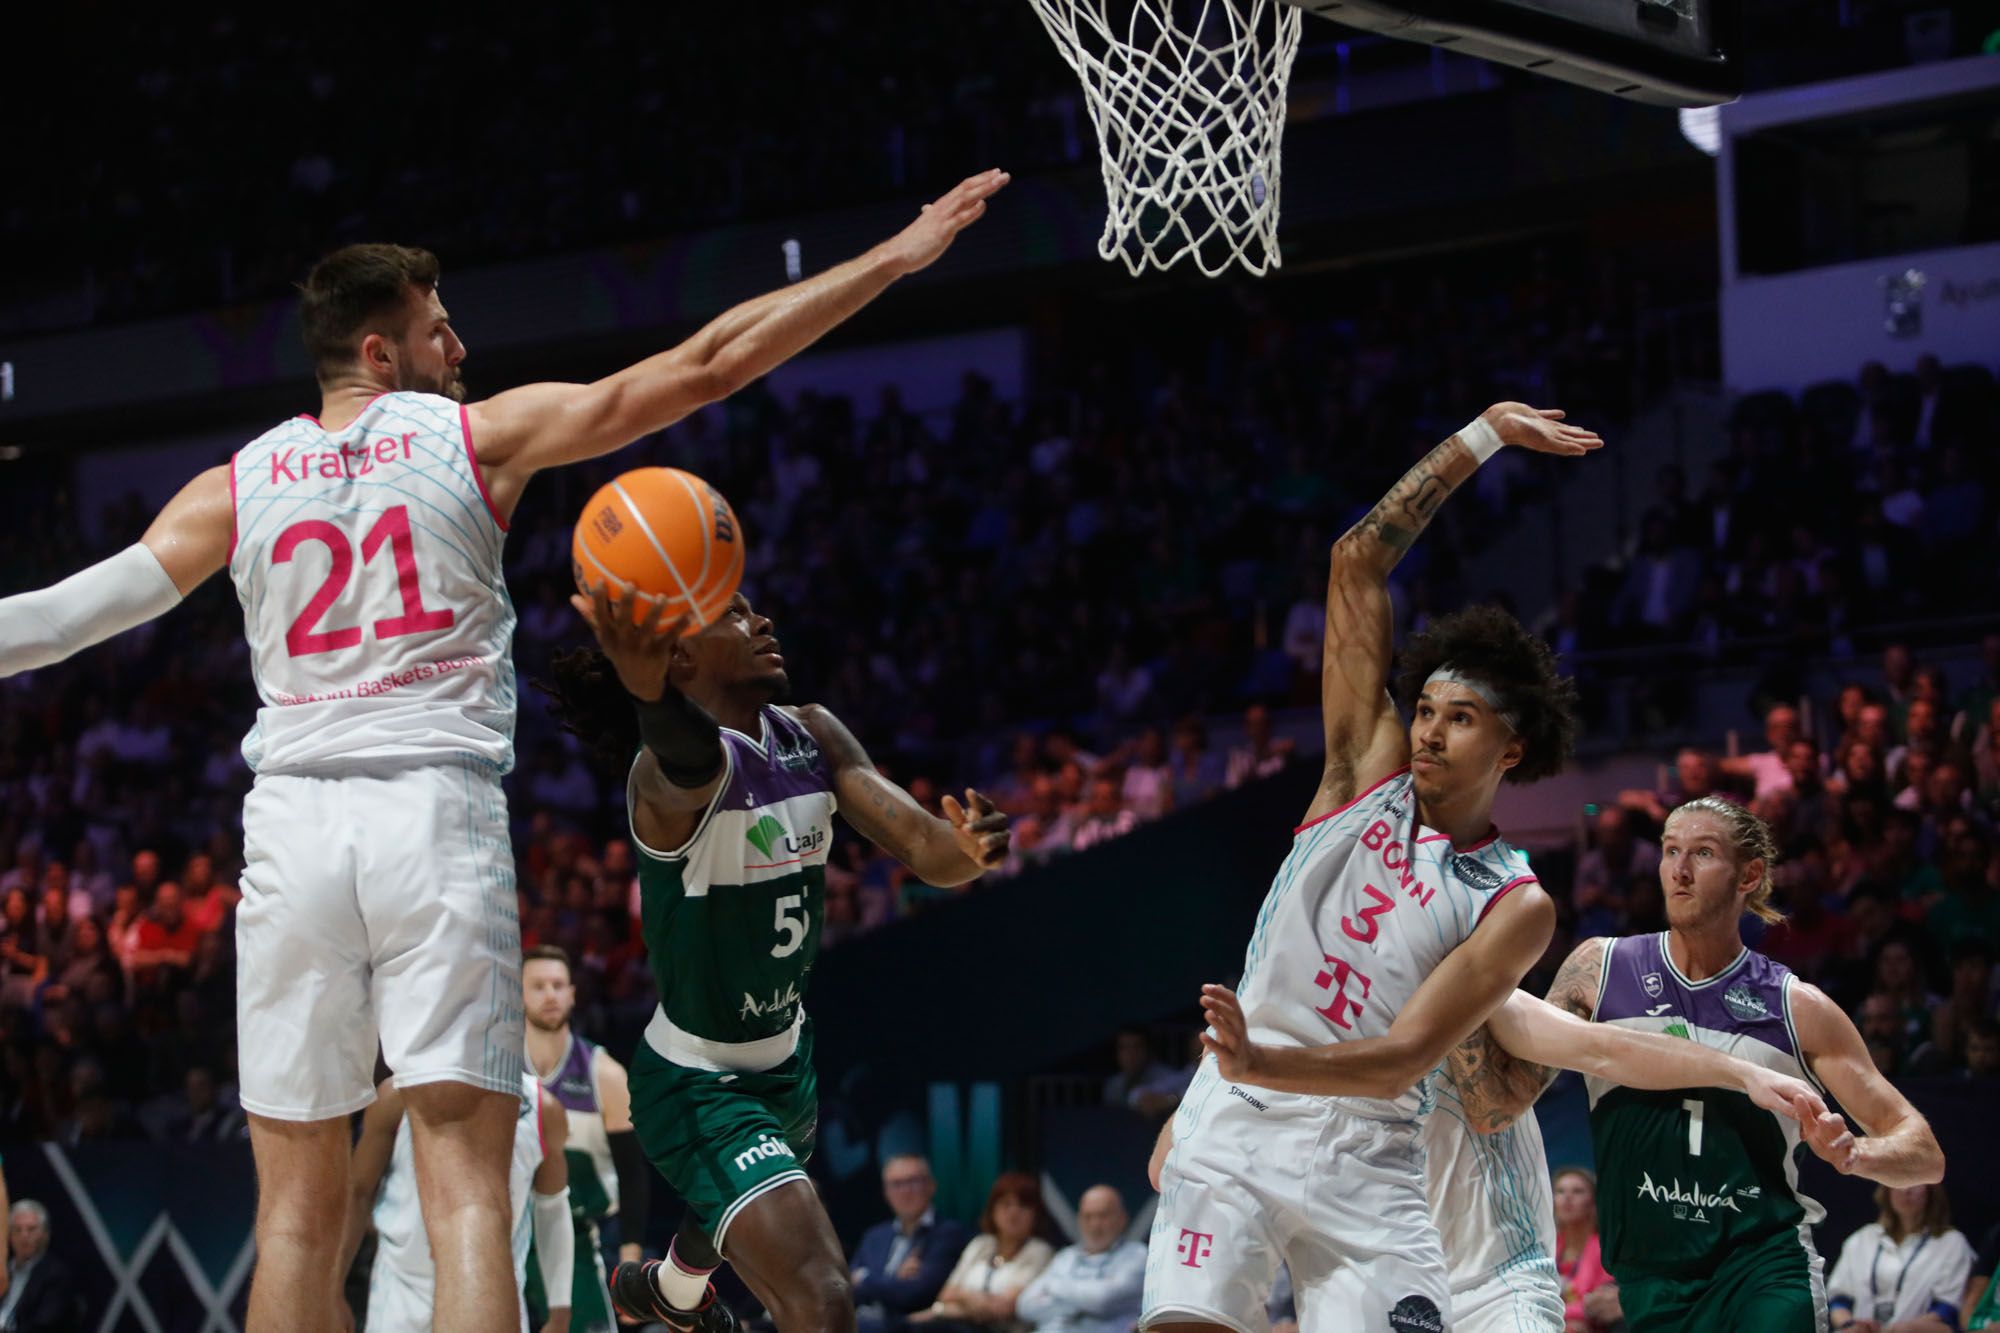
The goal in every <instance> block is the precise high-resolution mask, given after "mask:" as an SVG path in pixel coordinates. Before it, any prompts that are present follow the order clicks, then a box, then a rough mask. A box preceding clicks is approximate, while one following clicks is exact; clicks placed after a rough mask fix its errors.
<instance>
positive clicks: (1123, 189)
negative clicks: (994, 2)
mask: <svg viewBox="0 0 2000 1333" xmlns="http://www.w3.org/2000/svg"><path fill="white" fill-rule="evenodd" d="M1029 3H1031V4H1032V5H1034V7H1035V13H1036V14H1037V15H1039V16H1040V18H1041V20H1042V26H1044V27H1045V28H1047V29H1048V30H1049V35H1050V36H1051V37H1053V38H1054V39H1055V43H1056V49H1057V50H1059V51H1061V52H1062V55H1063V59H1064V60H1067V61H1068V62H1069V66H1070V68H1071V69H1073V70H1075V71H1076V73H1077V77H1078V78H1079V79H1081V80H1082V81H1083V95H1084V99H1085V101H1086V102H1087V103H1088V105H1089V107H1090V119H1091V123H1092V124H1093V125H1095V126H1096V127H1097V145H1098V148H1099V149H1100V150H1101V153H1102V158H1103V172H1104V196H1105V204H1106V208H1107V211H1106V214H1105V218H1104V234H1103V235H1102V236H1100V237H1099V238H1098V242H1097V253H1098V254H1100V255H1102V256H1103V257H1104V258H1106V259H1117V260H1121V261H1123V263H1124V265H1125V267H1126V268H1127V269H1129V270H1130V271H1131V272H1132V274H1133V276H1135V277H1136V276H1138V275H1139V274H1141V273H1143V272H1144V271H1145V270H1146V269H1147V268H1149V267H1151V268H1158V269H1166V268H1171V267H1172V266H1173V265H1174V264H1176V263H1178V262H1179V261H1180V260H1181V259H1182V257H1184V256H1185V257H1189V258H1192V259H1193V260H1194V263H1195V266H1196V267H1198V268H1199V269H1200V270H1201V271H1202V272H1203V273H1204V274H1206V275H1207V276H1209V277H1211V278H1214V277H1219V276H1221V274H1222V273H1223V272H1224V271H1225V270H1226V269H1228V267H1229V266H1230V265H1231V264H1241V265H1242V266H1243V267H1244V268H1245V269H1247V270H1249V271H1250V272H1251V273H1257V274H1261V273H1263V272H1265V271H1266V270H1267V269H1272V268H1276V267H1278V265H1279V263H1280V259H1279V255H1278V180H1279V176H1278V158H1279V141H1280V140H1281V139H1282V137H1283V135H1284V131H1285V84H1286V81H1287V80H1288V79H1289V78H1290V76H1291V72H1292V60H1293V59H1294V57H1296V56H1297V55H1298V50H1299V19H1300V14H1299V10H1298V9H1297V8H1295V7H1294V6H1293V5H1291V4H1289V3H1286V0H1180V3H1179V4H1178V5H1177V4H1176V0H1029ZM1176 8H1180V9H1181V10H1183V11H1184V12H1188V13H1191V14H1192V15H1193V17H1192V21H1190V22H1188V23H1181V22H1178V21H1177V20H1176V17H1175V9H1176Z"/></svg>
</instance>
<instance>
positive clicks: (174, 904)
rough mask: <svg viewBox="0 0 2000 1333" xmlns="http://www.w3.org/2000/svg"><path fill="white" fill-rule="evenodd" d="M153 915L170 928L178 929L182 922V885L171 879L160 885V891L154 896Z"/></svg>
mask: <svg viewBox="0 0 2000 1333" xmlns="http://www.w3.org/2000/svg"><path fill="white" fill-rule="evenodd" d="M153 915H154V917H155V918H157V919H158V920H159V923H160V924H161V925H163V926H165V927H166V928H167V929H168V930H178V929H180V924H181V886H180V885H178V884H175V883H173V882H172V881H171V880H169V881H168V882H167V883H165V884H162V885H160V891H159V893H157V894H155V895H154V897H153Z"/></svg>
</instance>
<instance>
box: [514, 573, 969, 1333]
mask: <svg viewBox="0 0 2000 1333" xmlns="http://www.w3.org/2000/svg"><path fill="white" fill-rule="evenodd" d="M636 597H637V594H634V593H626V594H623V595H622V596H621V597H620V598H618V599H616V600H614V599H612V598H611V596H610V594H609V593H608V592H607V591H605V590H604V588H603V587H602V585H600V586H599V588H598V590H597V591H596V592H595V593H594V594H592V595H591V596H588V597H586V596H583V595H581V594H579V595H578V596H577V597H576V598H575V599H574V601H575V604H576V607H577V609H578V611H579V612H580V613H582V615H583V616H584V618H585V619H586V620H587V621H589V623H590V626H591V628H592V630H594V631H595V632H596V635H597V641H598V643H599V644H600V645H601V647H602V650H603V651H602V653H588V652H581V653H573V654H566V655H564V656H563V657H560V658H558V659H557V661H556V662H555V663H554V664H553V668H552V674H553V677H554V679H553V681H552V683H551V685H550V686H549V693H550V694H551V695H552V696H553V697H554V698H555V701H556V712H557V715H558V717H559V718H561V719H562V721H563V723H564V725H565V726H567V727H569V728H570V729H571V730H572V731H574V732H576V733H577V734H578V735H580V736H583V737H585V738H586V739H588V740H590V741H591V742H592V743H593V744H594V745H595V746H596V747H597V749H598V753H599V754H600V756H603V757H604V758H606V759H607V760H608V761H611V762H616V763H617V764H619V765H620V766H621V767H624V766H626V765H629V777H628V781H627V786H626V800H627V805H628V808H629V811H630V815H631V823H632V841H633V843H634V845H635V846H636V847H637V849H638V854H639V855H638V859H639V897H640V917H641V921H640V925H641V930H642V932H643V934H644V937H645V941H646V950H647V958H648V963H649V965H650V966H651V968H652V971H653V979H654V982H655V983H656V985H657V986H658V988H659V993H660V1004H659V1008H658V1009H657V1010H656V1011H655V1012H654V1014H653V1020H652V1022H651V1023H649V1024H648V1025H647V1027H646V1032H645V1038H644V1040H643V1041H642V1042H641V1043H640V1045H639V1048H638V1050H637V1052H636V1053H635V1054H634V1055H633V1057H632V1061H631V1089H632V1124H633V1127H634V1128H635V1129H636V1130H637V1131H638V1134H639V1143H640V1146H641V1147H643V1148H644V1149H645V1150H646V1156H647V1157H648V1158H650V1159H651V1161H652V1163H653V1165H654V1166H656V1167H658V1168H659V1171H660V1174H661V1175H663V1176H665V1177H666V1179H667V1180H668V1182H669V1183H671V1184H672V1185H673V1187H674V1189H675V1191H676V1192H677V1193H679V1194H680V1196H681V1198H682V1199H684V1200H685V1201H686V1202H687V1204H688V1208H689V1212H688V1216H687V1218H686V1219H685V1220H684V1221H683V1223H682V1225H681V1228H680V1231H679V1234H678V1235H677V1236H676V1237H675V1239H674V1242H673V1245H672V1247H671V1249H670V1251H669V1253H668V1256H667V1258H666V1259H665V1260H664V1261H659V1262H647V1263H643V1264H640V1263H629V1262H628V1263H621V1264H619V1265H618V1271H617V1273H616V1274H615V1275H614V1276H613V1278H612V1284H611V1285H612V1295H613V1298H614V1300H615V1301H616V1303H617V1306H618V1309H619V1312H620V1313H622V1314H625V1315H627V1316H630V1317H632V1318H635V1319H660V1320H664V1321H665V1322H667V1323H669V1324H672V1325H673V1326H675V1327H677V1328H683V1329H686V1328H692V1327H696V1326H700V1327H703V1328H709V1329H714V1328H720V1327H725V1326H726V1325H727V1322H728V1321H727V1319H726V1317H725V1315H724V1313H723V1307H721V1305H720V1303H719V1302H717V1301H716V1299H715V1295H714V1289H713V1287H712V1285H711V1284H710V1282H709V1274H710V1273H712V1272H713V1271H714V1270H715V1269H716V1267H718V1266H719V1265H720V1263H721V1262H722V1260H724V1259H727V1260H728V1261H729V1262H730V1264H731V1265H732V1266H733V1267H734V1268H735V1270H736V1273H737V1275H738V1276H739V1277H741V1278H742V1279H743V1281H744V1283H745V1284H746V1285H747V1286H748V1287H749V1288H750V1290H751V1292H752V1293H753V1294H754V1295H755V1296H756V1297H757V1298H758V1299H759V1300H760V1301H762V1302H763V1303H764V1306H765V1308H766V1309H768V1310H769V1311H770V1313H771V1317H772V1319H773V1320H774V1321H775V1322H776V1324H777V1327H778V1329H779V1333H807V1331H808V1330H843V1329H852V1328H853V1327H854V1301H853V1294H852V1290H851V1288H850V1286H849V1282H848V1274H847V1264H846V1260H845V1259H844V1258H843V1257H842V1253H841V1248H840V1242H839V1241H838V1240H837V1239H836V1238H835V1236H834V1234H833V1227H832V1225H831V1224H830V1223H829V1222H828V1220H827V1216H826V1210H825V1209H824V1208H823V1207H822V1206H821V1205H820V1202H819V1196H818V1195H817V1194H816V1193H815V1192H814V1190H813V1187H812V1186H811V1184H809V1183H808V1182H807V1180H806V1175H805V1171H804V1166H805V1162H806V1158H807V1157H808V1155H809V1154H810V1153H811V1151H812V1147H813V1137H814V1133H815V1131H816V1129H817V1126H818V1102H817V1093H816V1087H817V1085H816V1083H815V1080H814V1074H813V1064H812V1024H811V1022H810V1020H808V1019H807V1017H806V1013H805V1007H804V998H805V990H806V982H807V978H808V976H809V975H810V973H811V971H812V966H813V960H814V959H815V958H816V957H817V956H818V952H819V934H820V919H821V912H822V908H823V905H824V893H825V885H826V862H827V855H828V853H829V852H830V850H831V847H832V842H833V814H834V811H835V810H836V809H838V810H839V811H840V812H841V813H842V814H843V815H845V816H846V818H847V822H848V823H849V824H850V825H851V826H852V827H853V828H854V830H855V831H856V832H858V833H860V834H861V835H862V836H863V837H865V838H867V839H868V840H869V841H871V842H873V843H874V844H875V845H877V846H878V847H881V848H882V849H883V850H885V851H887V852H889V853H890V854H891V855H893V856H895V857H896V858H897V859H898V860H900V861H901V862H902V863H903V864H904V865H906V866H908V867H909V868H910V869H911V870H912V871H914V872H915V873H916V875H917V876H918V877H919V878H920V879H922V880H923V881H924V882H925V883H927V884H935V885H957V884H964V883H967V882H968V881H970V880H973V879H975V878H977V877H978V876H979V875H980V874H981V873H983V872H984V871H986V870H989V869H992V868H993V867H994V866H997V865H999V864H1000V863H1001V862H1002V861H1004V860H1005V859H1006V856H1007V840H1008V835H1007V817H1006V816H1005V815H1003V814H1000V813H999V812H998V811H996V810H995V809H994V808H993V805H992V803H991V802H990V801H988V800H987V799H986V798H985V797H984V796H981V795H979V794H978V793H977V792H973V791H967V792H966V794H965V803H964V804H963V805H961V804H960V803H959V802H958V801H957V800H955V799H954V798H952V797H949V796H947V797H946V798H945V799H944V802H943V808H944V812H945V818H942V819H940V818H938V817H936V816H934V815H931V814H930V813H928V812H927V811H925V810H924V808H923V807H922V806H920V805H918V804H917V802H916V801H915V800H913V799H912V798H911V797H910V795H909V794H908V793H907V792H905V791H904V790H903V789H902V788H901V787H898V786H896V785H895V784H894V783H892V782H890V781H889V780H888V779H887V778H885V777H883V776H882V774H881V773H880V772H878V771H877V770H876V768H875V766H874V764H872V763H871V762H869V759H868V755H867V752H866V751H864V750H863V749H862V748H861V745H860V743H859V742H858V741H856V740H855V739H854V736H853V734H852V733H850V732H849V731H848V730H847V728H846V727H845V726H843V725H842V724H841V722H840V719H839V718H837V717H835V716H834V715H833V714H832V713H831V712H830V711H828V710H827V709H826V708H824V707H822V706H821V705H818V704H805V705H802V706H798V707H787V706H783V705H781V704H780V703H779V701H780V700H782V699H783V698H784V697H785V696H786V694H787V693H788V691H789V689H790V681H789V679H788V678H787V676H786V674H785V659H784V657H783V656H782V654H781V653H780V651H779V644H778V640H777V638H776V637H775V635H774V634H773V633H772V624H771V621H770V620H769V619H768V618H766V617H764V616H760V615H758V614H757V613H756V612H755V611H753V610H752V609H751V607H750V603H749V601H748V600H747V599H746V598H745V597H744V596H743V595H742V594H740V593H739V594H738V595H737V596H736V597H734V598H733V599H731V601H730V603H729V606H728V609H727V610H726V611H725V612H724V614H723V615H722V617H721V618H720V619H718V620H716V621H715V622H714V623H712V624H710V625H708V626H706V627H705V628H703V629H702V630H700V631H699V632H698V633H695V634H691V635H685V636H684V635H683V634H682V632H681V631H682V629H683V628H684V627H685V626H684V624H682V625H675V626H671V627H663V626H662V625H661V623H660V622H661V616H662V607H661V605H660V604H658V603H657V602H656V603H654V604H653V605H652V606H651V607H650V609H649V610H647V612H646V614H645V616H644V623H642V624H639V625H636V626H635V625H634V624H633V619H634V616H633V610H634V607H635V604H636V600H635V599H636ZM635 753H636V755H637V758H636V760H634V759H633V755H634V754H635Z"/></svg>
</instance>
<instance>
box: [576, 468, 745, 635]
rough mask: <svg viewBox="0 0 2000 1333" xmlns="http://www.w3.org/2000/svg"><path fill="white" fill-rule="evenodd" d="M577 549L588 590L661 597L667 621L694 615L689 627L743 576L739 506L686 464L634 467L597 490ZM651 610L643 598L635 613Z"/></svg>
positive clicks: (715, 609) (580, 582)
mask: <svg viewBox="0 0 2000 1333" xmlns="http://www.w3.org/2000/svg"><path fill="white" fill-rule="evenodd" d="M570 556H571V563H572V565H573V566H574V568H575V570H576V581H577V586H578V587H579V588H581V589H582V590H583V591H585V592H592V591H594V590H596V589H597V588H599V587H603V588H605V589H606V591H607V592H608V593H610V594H611V595H612V596H614V597H615V596H619V595H622V594H624V593H627V592H630V591H632V590H634V589H636V590H638V591H639V592H642V593H645V594H647V595H648V596H651V597H657V598H662V599H664V601H665V603H666V605H665V606H664V607H663V608H662V611H661V618H662V623H671V622H672V621H675V620H678V619H679V618H681V617H682V616H687V617H688V618H689V624H688V629H689V632H693V631H694V630H697V629H700V628H701V627H702V626H704V625H707V624H708V623H709V622H710V621H713V620H715V619H716V618H717V617H719V616H720V615H721V614H722V613H723V611H724V610H725V609H726V608H727V607H728V605H729V599H730V598H732V597H734V596H735V595H736V588H737V585H738V584H740V583H741V582H742V581H743V563H744V547H743V542H742V540H741V535H740V528H739V526H738V524H737V520H736V512H735V511H734V510H733V509H731V508H730V507H729V501H728V500H726V499H724V498H723V495H722V492H720V491H718V490H717V489H715V487H713V486H711V485H709V484H708V483H707V482H706V481H703V480H702V479H701V478H700V477H697V476H695V475H694V474H692V473H689V472H683V471H681V470H680V469H679V468H671V467H643V468H635V469H633V470H632V471H630V472H627V473H625V474H624V475H622V476H620V477H618V478H616V479H615V480H613V481H612V482H611V483H610V484H609V485H607V486H605V487H604V488H603V489H602V490H600V491H598V493H597V494H595V495H593V496H591V497H590V502H589V503H588V504H586V505H585V506H584V507H583V518H582V519H581V520H580V521H579V522H578V523H577V525H576V531H575V535H574V538H573V540H572V541H571V543H570ZM649 611H650V607H647V606H637V607H634V609H633V615H634V617H635V619H639V620H643V619H644V618H645V616H646V615H647V614H648V612H649Z"/></svg>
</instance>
